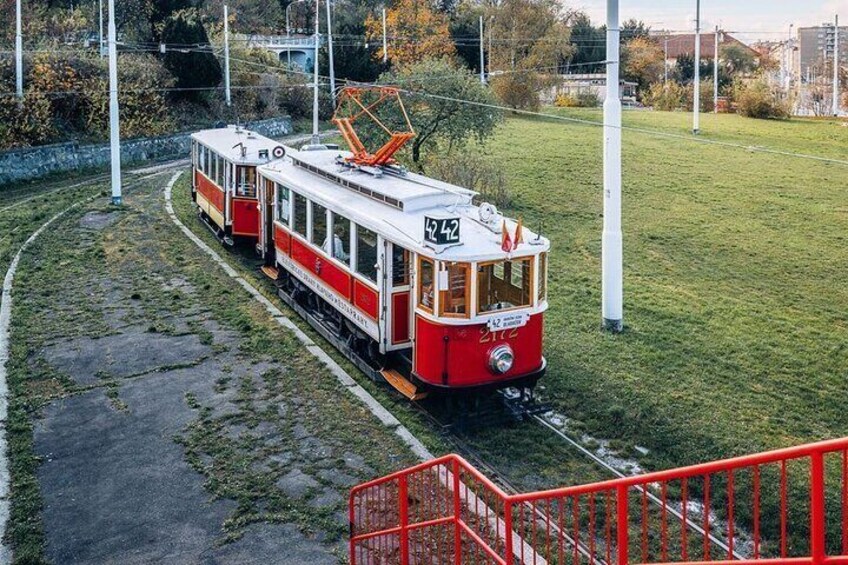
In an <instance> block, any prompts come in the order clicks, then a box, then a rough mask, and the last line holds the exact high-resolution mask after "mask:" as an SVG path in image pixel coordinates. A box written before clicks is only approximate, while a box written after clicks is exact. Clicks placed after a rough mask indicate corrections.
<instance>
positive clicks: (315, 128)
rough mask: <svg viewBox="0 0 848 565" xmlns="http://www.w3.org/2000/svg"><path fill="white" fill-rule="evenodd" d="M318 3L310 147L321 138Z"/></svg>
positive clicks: (317, 3) (313, 55)
mask: <svg viewBox="0 0 848 565" xmlns="http://www.w3.org/2000/svg"><path fill="white" fill-rule="evenodd" d="M318 8H319V2H318V0H315V52H314V53H313V54H312V70H313V72H312V80H313V82H312V145H318V144H319V143H320V142H321V138H320V137H319V136H318V40H319V37H320V35H319V30H318V16H319V15H320V11H319V10H318Z"/></svg>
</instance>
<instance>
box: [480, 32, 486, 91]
mask: <svg viewBox="0 0 848 565" xmlns="http://www.w3.org/2000/svg"><path fill="white" fill-rule="evenodd" d="M485 60H486V59H485V57H484V55H483V16H480V84H486V63H485Z"/></svg>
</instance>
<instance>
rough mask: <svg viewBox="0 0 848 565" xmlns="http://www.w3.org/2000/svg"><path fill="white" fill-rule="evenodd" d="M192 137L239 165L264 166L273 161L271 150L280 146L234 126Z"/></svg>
mask: <svg viewBox="0 0 848 565" xmlns="http://www.w3.org/2000/svg"><path fill="white" fill-rule="evenodd" d="M191 137H192V139H194V140H195V141H198V142H200V143H202V144H203V145H205V146H206V147H208V148H209V149H211V150H212V151H214V152H215V153H217V154H219V155H220V156H222V157H224V158H225V159H227V160H228V161H231V162H233V163H236V164H237V165H263V164H265V163H267V162H268V161H270V160H271V159H273V157H272V155H271V150H272V149H273V148H274V147H276V146H278V145H280V144H279V143H278V142H276V141H274V140H273V139H269V138H267V137H265V136H264V135H259V134H258V133H256V132H255V131H252V130H249V129H245V128H243V127H240V126H234V125H229V126H227V127H225V128H215V129H204V130H200V131H198V132H195V133H193V134H191ZM242 147H244V152H242V149H241V148H242Z"/></svg>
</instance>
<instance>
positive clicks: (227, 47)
mask: <svg viewBox="0 0 848 565" xmlns="http://www.w3.org/2000/svg"><path fill="white" fill-rule="evenodd" d="M224 98H225V100H226V101H227V106H232V104H233V100H232V96H231V95H230V13H229V11H228V9H227V5H226V4H224Z"/></svg>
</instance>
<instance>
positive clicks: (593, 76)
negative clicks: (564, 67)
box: [540, 73, 639, 105]
mask: <svg viewBox="0 0 848 565" xmlns="http://www.w3.org/2000/svg"><path fill="white" fill-rule="evenodd" d="M556 81H557V82H556V84H555V85H554V86H552V87H551V88H549V89H546V90H544V91H543V92H542V93H541V96H540V100H541V101H542V103H543V104H552V103H553V102H554V100H556V97H557V96H560V95H563V96H572V97H575V98H576V97H577V96H580V95H581V94H594V95H595V96H597V97H598V101H599V102H600V103H601V104H603V103H604V100H606V97H607V75H606V74H604V73H584V74H567V75H559V76H557V77H556ZM638 86H639V85H638V84H636V83H635V82H629V81H625V80H622V81H621V83H620V86H619V91H618V93H619V95H620V96H621V103H622V104H624V105H635V104H636V89H637V87H638Z"/></svg>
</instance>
